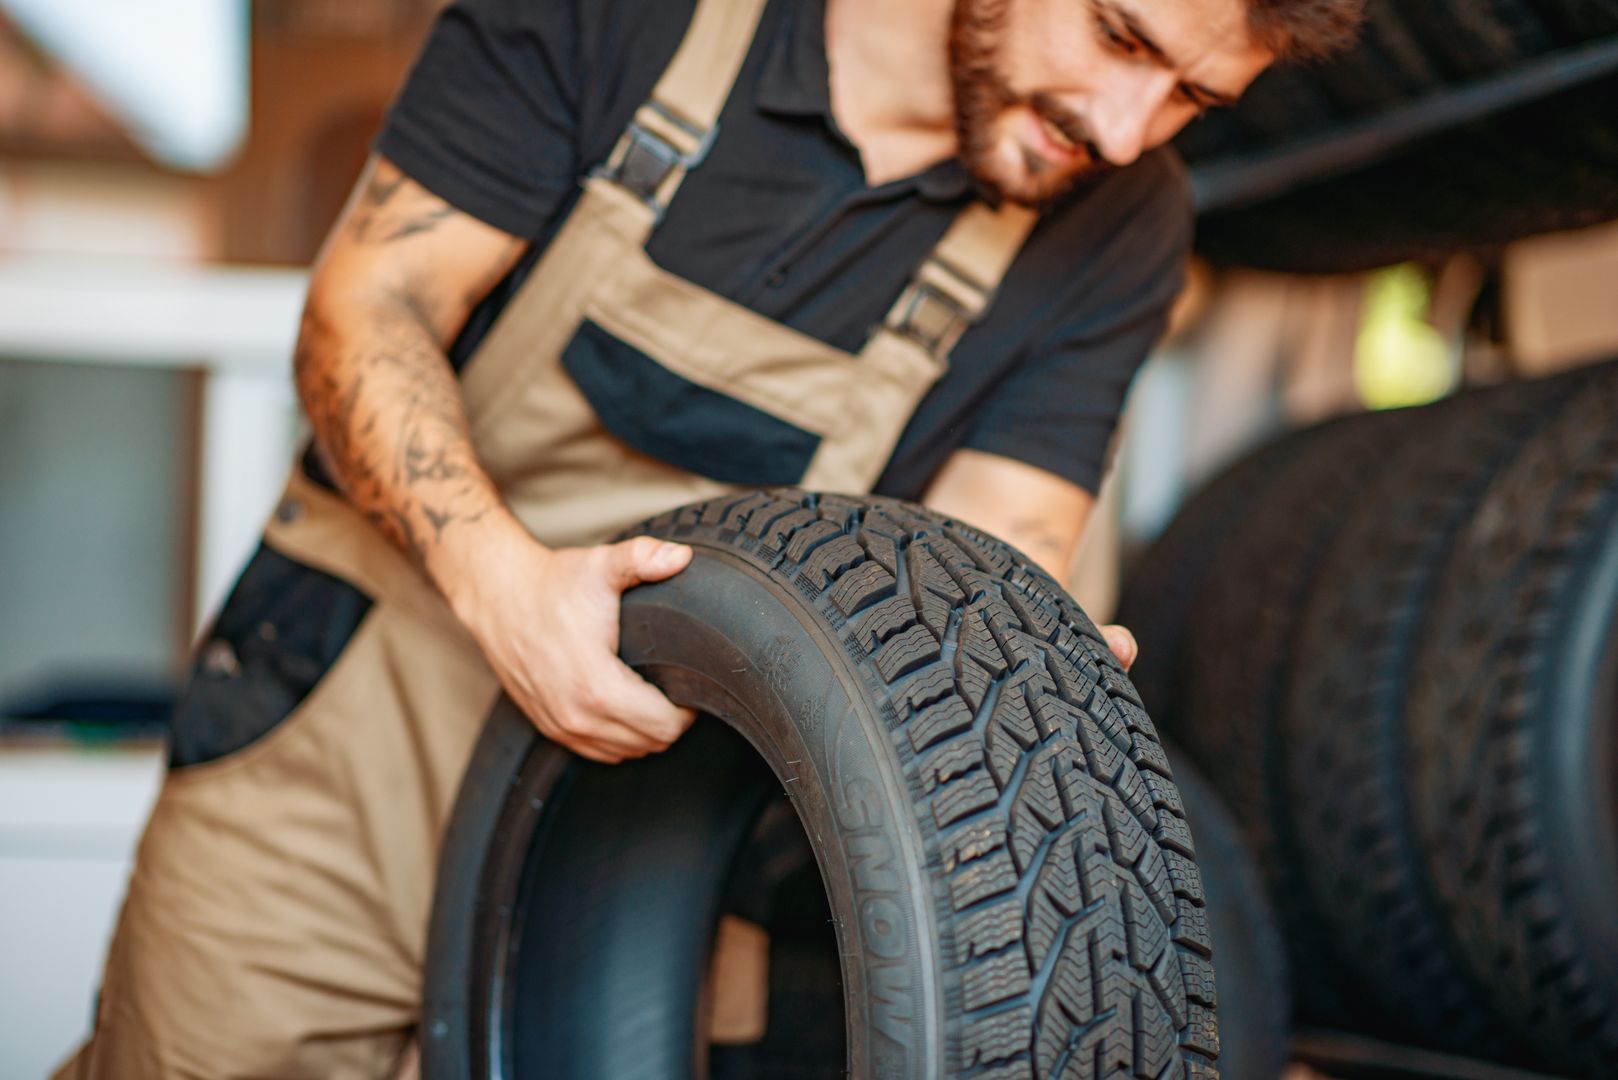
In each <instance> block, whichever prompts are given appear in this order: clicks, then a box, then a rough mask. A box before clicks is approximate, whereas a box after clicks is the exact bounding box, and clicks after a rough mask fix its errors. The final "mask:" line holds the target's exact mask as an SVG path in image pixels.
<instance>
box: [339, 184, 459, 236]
mask: <svg viewBox="0 0 1618 1080" xmlns="http://www.w3.org/2000/svg"><path fill="white" fill-rule="evenodd" d="M404 182H405V177H404V176H403V174H400V175H396V176H392V177H382V176H372V177H371V178H370V179H369V180H367V181H366V183H365V187H364V189H363V190H362V191H361V192H360V197H359V201H358V203H357V204H356V206H355V208H354V215H353V218H352V220H351V222H350V224H349V229H350V230H351V231H352V233H353V235H354V239H355V240H357V241H359V242H360V243H362V244H371V243H374V244H392V243H394V242H396V241H399V240H405V239H408V238H410V237H412V236H420V235H421V234H422V233H426V232H431V231H432V230H434V229H436V228H437V227H438V226H439V224H440V223H441V222H443V221H445V220H446V219H448V218H449V217H451V216H452V215H453V214H454V213H455V210H454V208H453V207H452V206H450V205H449V204H448V203H446V202H444V201H443V200H442V199H439V198H437V197H436V196H434V195H432V194H430V193H428V192H426V191H421V190H420V189H416V190H414V191H411V192H409V193H407V194H408V195H409V197H408V198H405V199H403V200H401V201H400V202H399V203H397V204H395V201H394V199H395V196H397V195H398V194H399V192H400V191H401V190H402V189H403V187H404Z"/></svg>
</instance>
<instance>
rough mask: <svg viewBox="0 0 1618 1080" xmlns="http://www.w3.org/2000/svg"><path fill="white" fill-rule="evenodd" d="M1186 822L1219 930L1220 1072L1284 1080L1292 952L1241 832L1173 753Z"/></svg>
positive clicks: (1248, 1079)
mask: <svg viewBox="0 0 1618 1080" xmlns="http://www.w3.org/2000/svg"><path fill="white" fill-rule="evenodd" d="M1167 749H1168V752H1169V762H1170V764H1172V765H1173V766H1174V782H1175V783H1176V784H1178V785H1179V787H1180V796H1181V798H1183V799H1184V800H1185V820H1186V821H1187V822H1188V823H1189V824H1190V825H1191V835H1192V837H1193V838H1194V839H1195V840H1196V843H1197V853H1198V859H1197V869H1199V870H1201V871H1202V890H1203V894H1204V895H1205V896H1206V897H1207V900H1208V926H1209V929H1210V930H1211V931H1212V932H1213V944H1214V952H1215V955H1216V956H1217V957H1218V958H1219V962H1218V963H1217V964H1216V965H1214V986H1215V992H1216V993H1217V994H1218V997H1219V1001H1220V1008H1219V1071H1220V1075H1221V1076H1224V1077H1226V1078H1228V1080H1279V1078H1280V1076H1281V1074H1282V1071H1283V1070H1284V1069H1285V1068H1286V1063H1287V1047H1288V1036H1289V1033H1290V1028H1291V1023H1292V995H1291V993H1290V992H1289V990H1288V988H1289V986H1290V976H1289V974H1288V971H1287V961H1286V950H1285V949H1284V948H1283V946H1282V944H1281V931H1280V928H1279V927H1278V926H1277V925H1276V921H1275V910H1274V908H1272V907H1271V905H1270V900H1269V897H1268V896H1267V895H1266V894H1265V892H1264V882H1263V880H1262V878H1261V877H1260V876H1259V872H1258V867H1257V866H1256V865H1255V864H1254V863H1253V857H1252V856H1251V855H1249V854H1248V852H1247V848H1246V845H1245V844H1243V842H1242V834H1241V830H1240V828H1238V827H1237V825H1236V819H1235V818H1233V817H1231V815H1230V811H1229V810H1228V809H1226V807H1225V805H1224V804H1223V803H1222V802H1220V800H1219V796H1218V795H1216V794H1215V793H1214V789H1213V786H1212V785H1210V784H1209V783H1208V781H1207V780H1205V779H1203V777H1202V774H1201V773H1199V772H1197V771H1196V770H1195V769H1194V768H1192V767H1191V763H1190V762H1188V761H1187V760H1186V759H1185V756H1184V755H1183V754H1181V753H1180V752H1179V751H1178V750H1177V749H1175V748H1174V747H1172V746H1170V747H1167Z"/></svg>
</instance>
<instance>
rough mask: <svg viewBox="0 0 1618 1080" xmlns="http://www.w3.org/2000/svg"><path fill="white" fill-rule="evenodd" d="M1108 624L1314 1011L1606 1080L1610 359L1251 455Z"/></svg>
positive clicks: (1613, 455)
mask: <svg viewBox="0 0 1618 1080" xmlns="http://www.w3.org/2000/svg"><path fill="white" fill-rule="evenodd" d="M1121 621H1123V622H1125V623H1126V624H1128V625H1132V626H1134V627H1135V628H1136V630H1137V633H1138V635H1139V636H1140V638H1141V647H1142V661H1141V664H1142V667H1141V669H1140V677H1139V681H1140V685H1141V691H1142V697H1143V700H1144V701H1145V704H1146V705H1147V707H1148V709H1149V710H1150V711H1151V713H1152V715H1153V716H1154V717H1155V718H1157V719H1158V722H1159V724H1160V726H1161V727H1162V728H1163V730H1164V732H1165V734H1166V735H1167V736H1168V737H1171V738H1174V739H1176V740H1177V741H1178V742H1179V744H1180V745H1181V746H1182V747H1183V748H1184V751H1185V753H1186V754H1187V755H1188V756H1189V757H1190V759H1191V760H1192V761H1194V762H1195V763H1197V764H1198V765H1199V766H1200V767H1201V769H1202V771H1203V773H1204V774H1206V775H1207V776H1208V777H1209V779H1210V780H1211V781H1212V784H1213V786H1214V787H1215V788H1216V789H1218V791H1219V792H1220V794H1221V795H1222V796H1223V797H1224V799H1225V800H1226V802H1227V803H1228V804H1229V805H1230V807H1231V809H1232V810H1233V812H1234V813H1235V815H1236V817H1237V819H1238V821H1239V822H1240V825H1241V828H1242V831H1243V832H1244V834H1245V836H1246V837H1247V839H1248V841H1249V843H1250V845H1251V847H1252V849H1253V851H1254V853H1255V855H1256V856H1257V861H1258V863H1259V866H1260V868H1261V873H1262V875H1263V877H1264V879H1265V881H1266V884H1267V885H1268V888H1269V892H1270V895H1271V897H1272V899H1273V901H1274V903H1275V905H1276V907H1277V909H1278V911H1279V913H1280V917H1281V922H1282V925H1283V928H1284V934H1285V938H1286V942H1287V947H1288V951H1289V953H1290V960H1291V966H1292V970H1293V973H1294V987H1295V990H1296V994H1297V1002H1298V1011H1299V1013H1300V1016H1301V1018H1302V1019H1303V1020H1304V1021H1305V1022H1307V1023H1311V1024H1316V1025H1324V1026H1330V1027H1336V1028H1346V1029H1351V1030H1357V1031H1361V1032H1367V1033H1370V1034H1373V1035H1377V1036H1381V1037H1384V1038H1388V1039H1392V1040H1397V1041H1403V1042H1408V1043H1412V1044H1417V1045H1422V1046H1426V1047H1430V1048H1434V1049H1440V1050H1444V1051H1449V1052H1452V1053H1456V1054H1461V1055H1467V1056H1474V1057H1479V1058H1488V1059H1493V1060H1496V1061H1500V1062H1504V1063H1509V1064H1516V1065H1520V1066H1524V1067H1529V1068H1535V1069H1539V1070H1549V1071H1554V1072H1557V1073H1560V1074H1565V1075H1576V1076H1618V366H1615V365H1603V366H1600V367H1595V368H1590V369H1587V370H1584V371H1581V372H1576V373H1573V374H1570V375H1565V376H1561V377H1558V378H1556V379H1551V380H1546V381H1541V382H1535V383H1522V384H1516V385H1510V386H1504V387H1498V388H1493V389H1489V390H1484V391H1477V392H1471V393H1466V394H1462V395H1460V396H1458V397H1456V398H1453V399H1450V400H1448V401H1445V402H1441V403H1438V404H1435V405H1431V406H1425V407H1422V408H1419V409H1409V410H1399V411H1395V412H1389V413H1380V414H1369V415H1365V416H1359V417H1353V418H1348V419H1343V420H1338V421H1335V422H1332V423H1330V424H1327V425H1325V426H1322V427H1320V428H1317V429H1313V430H1311V431H1307V432H1302V433H1299V434H1296V435H1293V436H1289V437H1288V438H1286V439H1285V440H1283V441H1282V442H1280V443H1278V444H1274V445H1272V446H1271V447H1269V448H1266V449H1264V450H1261V451H1259V452H1258V453H1257V454H1256V455H1254V456H1252V457H1250V458H1249V459H1247V460H1246V461H1245V462H1243V463H1241V464H1239V465H1238V466H1236V467H1235V468H1234V469H1233V470H1232V471H1230V472H1229V473H1227V474H1226V476H1225V477H1224V478H1222V479H1221V480H1220V481H1217V482H1216V483H1215V484H1214V485H1212V486H1210V488H1209V489H1208V490H1207V491H1206V492H1205V494H1204V495H1202V496H1200V497H1199V498H1198V499H1197V500H1194V501H1193V503H1192V504H1191V505H1190V506H1189V507H1188V508H1187V510H1186V511H1185V513H1184V514H1183V515H1182V517H1181V518H1180V519H1179V521H1178V522H1177V523H1176V525H1175V526H1174V527H1172V528H1171V530H1170V531H1169V532H1168V533H1167V534H1165V537H1164V538H1163V540H1162V541H1161V542H1160V544H1159V545H1158V547H1157V548H1156V549H1154V551H1153V552H1152V553H1150V554H1149V555H1148V557H1147V559H1146V561H1145V562H1144V563H1143V564H1142V566H1141V568H1140V571H1139V573H1138V575H1137V576H1136V578H1135V581H1134V582H1133V584H1132V585H1131V587H1130V590H1129V592H1128V594H1127V595H1126V599H1125V606H1124V610H1123V612H1122V614H1121ZM1184 784H1185V781H1184V780H1183V779H1182V786H1184ZM1188 802H1189V798H1188ZM1204 863H1205V864H1206V863H1207V855H1206V853H1204Z"/></svg>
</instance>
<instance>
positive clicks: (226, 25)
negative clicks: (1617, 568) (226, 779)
mask: <svg viewBox="0 0 1618 1080" xmlns="http://www.w3.org/2000/svg"><path fill="white" fill-rule="evenodd" d="M778 2H791V0H778ZM438 6H440V5H439V4H437V3H435V2H433V0H258V2H256V3H252V4H249V3H247V0H140V2H125V3H114V2H113V0H0V957H3V958H4V961H3V963H0V1074H3V1075H4V1076H7V1077H10V1076H19V1077H26V1076H33V1075H38V1074H40V1073H42V1072H43V1071H44V1070H45V1069H46V1068H47V1067H48V1066H49V1065H50V1064H51V1062H52V1061H53V1060H54V1059H55V1058H56V1057H57V1056H58V1055H59V1054H61V1053H62V1052H64V1051H65V1050H66V1048H67V1047H68V1046H69V1045H70V1044H71V1043H72V1042H73V1040H74V1039H75V1038H76V1037H77V1036H78V1035H80V1034H81V1033H82V1032H84V1031H85V1030H86V1029H87V1026H88V1018H89V1016H90V1009H91V1006H92V1002H93V995H94V984H95V979H96V976H97V973H98V971H99V966H100V961H101V956H102V953H103V951H104V949H105V944H106V935H107V932H108V929H109V927H110V921H111V917H112V913H113V910H114V905H115V904H116V902H117V899H118V897H119V895H120V893H121V889H122V883H123V878H124V875H125V874H126V873H127V868H128V864H129V857H130V852H131V850H132V845H133V842H134V839H135V837H136V834H137V830H138V827H139V824H140V822H141V820H142V817H143V815H144V812H145V808H146V806H147V805H148V803H149V800H150V798H151V796H152V793H153V791H154V790H155V784H156V782H157V779H158V776H159V774H160V769H161V751H160V748H159V740H160V738H161V726H162V720H163V716H164V712H165V708H166V704H167V702H168V700H169V699H170V698H171V696H172V694H173V693H174V690H175V688H176V686H177V682H178V680H179V678H180V677H181V675H182V673H183V670H184V667H185V662H186V658H187V653H188V650H189V647H190V643H191V642H192V641H193V639H194V638H195V636H196V634H197V633H198V630H199V628H200V627H201V626H202V625H204V623H205V622H206V620H207V618H208V615H209V613H210V611H211V610H212V609H213V607H214V606H215V605H216V604H217V602H218V601H219V599H220V598H221V597H222V595H223V592H224V590H225V589H226V588H227V587H228V585H229V584H230V582H231V580H232V577H233V575H234V573H235V572H236V569H237V568H238V566H239V564H240V562H241V561H242V559H243V558H244V557H245V555H246V554H247V553H248V551H249V550H250V549H251V546H252V544H253V541H254V538H255V536H256V534H257V532H258V529H259V526H260V523H261V521H262V519H263V517H264V516H265V514H266V513H267V511H268V509H269V508H270V506H271V505H272V504H273V501H274V499H275V496H276V494H277V492H278V490H279V488H280V485H281V482H282V479H283V476H284V472H285V469H286V467H287V465H288V463H289V462H290V461H291V459H292V456H293V454H294V451H295V448H296V446H297V443H298V440H299V438H300V430H299V423H300V421H299V418H298V415H297V408H296V403H295V400H294V397H293V394H292V390H291V386H290V356H291V347H292V342H293V338H294V334H295V332H296V327H297V317H298V310H299V306H300V303H301V296H302V290H303V285H304V275H303V268H304V267H305V266H306V265H307V264H308V263H309V261H310V259H311V258H312V256H313V255H314V253H315V251H316V249H317V247H318V245H319V243H320V241H321V238H322V237H323V235H324V233H325V230H326V229H327V227H328V226H329V225H330V223H331V221H332V220H333V219H334V217H335V216H336V214H337V212H338V209H339V207H340V206H341V204H342V202H343V200H344V199H345V197H346V195H347V192H348V189H349V187H350V185H351V184H352V182H353V180H354V178H355V176H356V175H357V173H358V171H359V168H360V166H361V163H362V161H363V159H364V157H365V154H366V152H367V149H368V143H369V140H370V138H371V136H372V134H373V132H374V131H375V129H376V127H377V125H378V123H379V121H380V119H381V117H382V114H383V111H384V109H385V107H386V105H387V102H388V101H389V98H390V97H391V94H392V92H393V90H394V88H395V86H396V85H397V83H398V82H399V80H400V79H401V77H402V76H403V74H404V72H405V70H406V68H407V66H408V63H409V61H410V58H411V57H412V55H413V54H414V51H415V49H416V48H417V47H418V45H419V43H420V41H421V39H422V37H423V35H424V34H425V32H426V31H427V29H428V27H429V26H430V24H431V20H432V18H433V16H434V13H435V11H436V9H437V7H438ZM1408 7H1409V5H1405V8H1406V9H1408ZM1507 9H1510V12H1515V14H1514V15H1510V17H1508V13H1507ZM1615 70H1618V10H1615V5H1613V4H1611V3H1595V2H1591V3H1554V2H1550V0H1546V2H1543V3H1539V4H1507V3H1504V2H1503V0H1502V2H1500V3H1485V2H1482V0H1445V2H1441V3H1440V2H1435V3H1431V4H1423V5H1421V6H1420V9H1419V10H1417V11H1410V10H1405V9H1400V8H1398V7H1396V6H1395V5H1393V4H1391V3H1375V4H1373V5H1372V13H1371V21H1370V24H1369V28H1368V32H1367V36H1366V40H1365V42H1364V43H1363V44H1362V46H1361V47H1360V48H1358V49H1356V50H1355V51H1354V53H1352V54H1351V55H1349V56H1347V57H1344V58H1342V59H1341V60H1339V61H1334V62H1333V63H1332V64H1330V65H1327V66H1324V67H1312V68H1305V69H1299V70H1288V71H1281V72H1275V73H1272V74H1270V75H1267V76H1265V78H1264V79H1263V80H1262V82H1261V83H1260V84H1259V85H1258V86H1257V87H1255V89H1254V91H1253V93H1252V95H1251V96H1250V99H1249V100H1248V101H1247V102H1246V103H1244V105H1243V106H1242V108H1241V109H1239V110H1237V111H1236V112H1234V113H1232V114H1231V115H1227V116H1221V117H1217V118H1210V119H1209V120H1208V121H1205V122H1203V123H1202V124H1200V125H1198V126H1197V127H1195V128H1193V129H1192V130H1190V131H1188V132H1187V133H1186V135H1185V136H1184V137H1183V139H1182V150H1183V152H1184V154H1185V156H1186V157H1187V159H1188V161H1189V162H1190V163H1191V164H1192V166H1193V168H1194V176H1195V178H1196V184H1197V192H1198V198H1199V202H1200V208H1201V211H1202V216H1201V224H1200V226H1199V241H1198V246H1199V255H1198V258H1197V262H1196V265H1195V266H1194V268H1193V273H1192V275H1191V284H1190V286H1189V287H1188V289H1187V291H1186V294H1185V295H1184V297H1183V298H1182V300H1181V304H1180V309H1179V311H1178V312H1177V316H1176V320H1175V326H1174V329H1173V331H1172V333H1171V335H1170V337H1169V339H1168V340H1167V341H1165V342H1164V343H1163V345H1162V346H1161V347H1160V349H1159V350H1158V352H1157V354H1156V355H1155V356H1154V357H1153V359H1152V360H1151V362H1150V363H1149V364H1148V365H1147V367H1146V368H1145V369H1144V370H1143V372H1142V374H1141V376H1140V377H1139V379H1138V380H1137V383H1136V386H1135V389H1134V392H1133V395H1132V402H1131V407H1130V411H1129V415H1128V416H1127V418H1126V420H1125V423H1124V424H1123V426H1122V428H1121V431H1120V437H1119V440H1118V455H1117V460H1116V465H1115V469H1114V472H1113V475H1112V479H1111V480H1110V481H1109V484H1108V488H1107V491H1106V493H1105V496H1104V500H1103V506H1104V508H1105V509H1104V513H1103V514H1102V515H1100V518H1099V520H1098V522H1097V524H1096V525H1095V526H1094V527H1093V529H1092V532H1091V535H1090V536H1089V538H1088V540H1087V543H1086V548H1085V551H1084V552H1083V554H1082V556H1081V567H1080V570H1079V573H1078V577H1077V580H1078V582H1079V585H1078V588H1077V590H1076V591H1077V592H1078V595H1079V598H1080V599H1081V601H1083V602H1084V603H1085V605H1086V607H1087V609H1088V610H1089V611H1090V612H1091V613H1092V614H1093V615H1095V616H1096V617H1098V618H1104V617H1106V616H1108V615H1109V614H1110V613H1111V612H1113V610H1114V609H1115V607H1116V605H1117V601H1118V597H1119V593H1120V589H1121V585H1120V583H1121V581H1122V580H1123V571H1124V568H1125V567H1126V566H1127V565H1128V564H1129V563H1130V562H1131V560H1132V559H1133V558H1134V556H1135V555H1136V553H1138V552H1140V551H1141V550H1142V549H1143V548H1144V547H1145V546H1146V545H1147V544H1148V543H1149V542H1150V540H1151V539H1152V538H1153V537H1154V536H1156V535H1157V534H1158V533H1159V532H1160V531H1161V530H1162V529H1163V528H1164V526H1165V525H1166V524H1167V523H1168V522H1169V521H1170V519H1171V518H1172V517H1173V515H1174V513H1175V511H1176V509H1177V508H1178V507H1179V506H1180V505H1181V503H1182V502H1183V501H1184V499H1185V498H1186V496H1187V494H1188V493H1189V492H1191V491H1193V490H1195V489H1196V487H1197V486H1198V485H1199V484H1200V483H1201V482H1202V481H1203V480H1204V479H1206V478H1207V477H1209V476H1210V475H1212V474H1214V473H1215V472H1217V471H1218V470H1219V468H1220V467H1221V466H1223V465H1225V464H1226V463H1228V462H1230V461H1231V460H1233V459H1234V458H1236V457H1237V456H1238V455H1240V454H1241V453H1242V452H1243V451H1244V450H1246V449H1247V448H1249V447H1251V446H1253V445H1255V444H1256V443H1258V442H1259V441H1261V440H1262V439H1264V438H1265V437H1267V436H1269V435H1273V434H1274V433H1276V432H1278V431H1281V430H1283V429H1287V428H1293V427H1299V426H1303V425H1306V424H1309V423H1312V422H1314V421H1316V420H1320V419H1323V418H1325V417H1328V416H1334V415H1338V414H1341V413H1344V412H1356V411H1366V410H1378V409H1386V408H1391V407H1394V406H1400V405H1410V404H1417V403H1421V402H1426V401H1432V400H1435V399H1439V398H1442V397H1445V396H1446V395H1449V394H1451V393H1452V392H1453V391H1454V390H1455V389H1456V388H1457V387H1459V386H1461V385H1462V384H1463V383H1464V384H1492V383H1500V382H1506V381H1510V380H1516V379H1523V378H1528V377H1533V376H1539V375H1545V374H1550V373H1553V372H1556V371H1560V370H1563V369H1566V368H1571V367H1576V366H1579V365H1582V364H1586V363H1588V362H1590V361H1593V360H1597V359H1601V358H1604V357H1608V356H1612V355H1614V354H1618V285H1615V283H1618V227H1615V226H1614V225H1612V224H1610V223H1609V222H1610V221H1611V219H1613V218H1614V217H1615V216H1618V122H1615V116H1614V114H1615V113H1618V108H1615V107H1614V106H1613V104H1612V103H1613V102H1614V101H1618V85H1615V82H1614V76H1613V72H1614V71H1615ZM1478 1075H1482V1074H1478Z"/></svg>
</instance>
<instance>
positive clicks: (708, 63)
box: [591, 0, 765, 227]
mask: <svg viewBox="0 0 1618 1080" xmlns="http://www.w3.org/2000/svg"><path fill="white" fill-rule="evenodd" d="M764 4H765V0H697V10H696V13H695V14H694V15H693V16H692V18H691V24H690V26H688V27H687V28H686V32H685V38H684V39H683V40H682V41H681V42H680V48H679V51H677V52H676V53H675V54H674V59H673V60H672V61H671V62H670V63H669V66H668V67H667V68H666V69H664V71H663V75H662V77H661V78H659V79H658V81H657V85H656V86H655V87H654V88H653V89H652V96H651V98H650V99H649V100H648V101H647V102H646V104H644V105H642V106H641V107H640V108H639V109H637V110H636V111H635V118H634V119H633V120H631V121H630V122H629V126H628V127H627V128H625V129H624V133H623V134H622V135H621V136H619V138H618V143H617V145H616V146H614V147H613V150H612V153H611V154H610V155H609V156H608V157H607V160H606V162H605V163H604V164H603V165H601V166H600V167H598V168H597V169H595V170H594V171H593V172H592V173H591V176H592V177H594V178H599V179H604V180H607V181H609V182H611V183H613V184H616V185H618V186H619V187H621V188H623V189H625V190H627V191H628V192H629V193H630V194H631V195H633V196H634V197H635V198H636V199H637V200H639V201H640V202H641V203H643V204H644V205H645V206H646V208H647V212H648V215H649V216H648V227H650V226H651V225H655V224H656V223H657V221H658V220H659V219H661V218H662V216H663V212H664V211H665V210H666V209H668V205H669V203H670V202H671V201H672V200H673V199H674V193H675V192H676V191H677V190H679V187H680V183H681V181H683V180H684V179H685V174H686V173H687V172H688V171H689V170H691V169H694V168H695V167H696V166H697V165H699V164H701V162H702V159H703V158H704V157H706V156H707V154H708V150H709V148H710V147H712V146H713V142H714V139H715V138H716V137H717V136H718V134H719V113H720V110H722V109H723V108H724V106H725V99H726V98H728V97H729V96H730V89H731V86H732V84H734V83H735V81H736V76H737V74H738V73H739V72H740V71H741V67H742V61H743V60H745V59H746V57H747V50H748V46H749V45H751V44H752V41H753V35H754V33H755V32H756V31H757V28H758V20H759V16H760V15H761V14H762V13H763V11H764Z"/></svg>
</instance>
